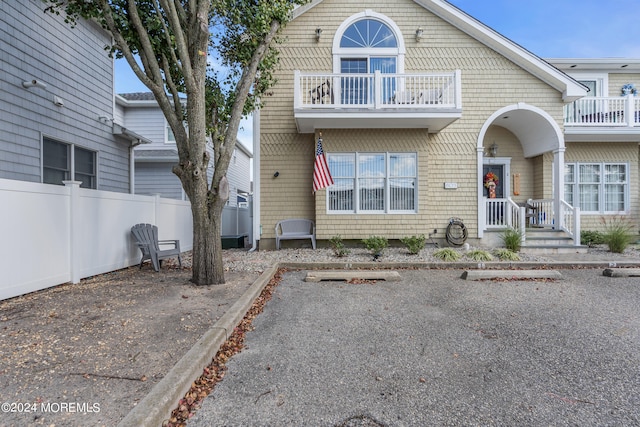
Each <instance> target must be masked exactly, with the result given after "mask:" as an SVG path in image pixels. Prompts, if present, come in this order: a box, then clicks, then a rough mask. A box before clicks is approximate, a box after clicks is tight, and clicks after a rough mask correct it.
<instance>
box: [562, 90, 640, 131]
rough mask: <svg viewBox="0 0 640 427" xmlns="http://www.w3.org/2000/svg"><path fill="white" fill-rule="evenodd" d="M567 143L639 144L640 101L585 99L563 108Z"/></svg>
mask: <svg viewBox="0 0 640 427" xmlns="http://www.w3.org/2000/svg"><path fill="white" fill-rule="evenodd" d="M564 128H565V140H566V141H629V140H633V141H636V140H640V98H635V97H633V96H632V95H628V96H617V97H615V96H614V97H589V98H582V99H579V100H577V101H574V102H573V103H571V104H569V105H566V106H565V107H564Z"/></svg>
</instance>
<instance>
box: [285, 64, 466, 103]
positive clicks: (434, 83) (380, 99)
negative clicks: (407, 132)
mask: <svg viewBox="0 0 640 427" xmlns="http://www.w3.org/2000/svg"><path fill="white" fill-rule="evenodd" d="M460 88H461V77H460V71H459V70H457V71H454V72H452V73H442V74H386V73H385V74H383V73H380V72H379V71H376V72H375V73H373V74H349V73H338V74H335V73H302V72H300V71H295V72H294V108H311V109H329V108H366V109H380V108H393V109H411V108H414V109H415V108H430V109H432V108H436V109H442V108H457V109H459V108H462V101H461V98H462V96H461V95H462V94H461V91H460V90H461V89H460Z"/></svg>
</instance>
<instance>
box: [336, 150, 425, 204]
mask: <svg viewBox="0 0 640 427" xmlns="http://www.w3.org/2000/svg"><path fill="white" fill-rule="evenodd" d="M327 161H328V163H329V170H330V171H331V176H332V177H333V181H334V184H333V185H332V186H331V187H329V189H328V191H327V196H328V197H327V210H328V212H331V213H415V212H416V210H417V193H416V191H417V188H416V187H417V182H418V176H417V173H418V168H417V155H416V153H328V154H327Z"/></svg>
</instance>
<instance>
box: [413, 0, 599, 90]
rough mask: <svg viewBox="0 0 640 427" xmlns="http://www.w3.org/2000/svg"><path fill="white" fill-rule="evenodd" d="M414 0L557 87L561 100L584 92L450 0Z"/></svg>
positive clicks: (571, 79) (578, 85)
mask: <svg viewBox="0 0 640 427" xmlns="http://www.w3.org/2000/svg"><path fill="white" fill-rule="evenodd" d="M414 1H415V2H416V3H418V4H419V5H421V6H423V7H424V8H425V9H427V10H429V11H430V12H432V13H433V14H435V15H437V16H438V17H440V18H441V19H443V20H445V21H446V22H449V23H450V24H451V25H453V26H455V27H456V28H458V29H460V30H461V31H463V32H465V33H467V34H468V35H470V36H471V37H473V38H475V39H476V40H478V41H480V42H481V43H483V44H484V45H486V46H487V47H489V48H491V49H493V50H495V51H496V52H498V53H499V54H501V55H503V56H504V57H505V58H507V59H509V60H510V61H512V62H513V63H515V64H517V65H518V66H520V67H522V68H523V69H525V70H526V71H528V72H529V73H531V74H532V75H534V76H536V77H537V78H539V79H540V80H542V81H544V82H545V83H547V84H549V85H550V86H551V87H553V88H554V89H556V90H558V91H560V92H561V93H562V98H563V100H564V101H565V102H571V101H574V100H576V99H578V98H581V97H583V96H586V94H587V88H586V87H584V86H583V85H582V84H580V83H579V82H578V81H576V80H574V79H573V78H572V77H570V76H569V75H567V74H565V73H564V72H562V71H560V70H558V69H557V68H555V67H554V66H552V65H551V64H549V63H548V62H546V61H545V60H544V59H542V58H540V57H539V56H537V55H535V54H533V53H532V52H530V51H528V50H527V49H525V48H523V47H522V46H520V45H518V44H517V43H515V42H514V41H512V40H510V39H508V38H507V37H505V36H503V35H502V34H500V33H498V32H497V31H495V30H494V29H492V28H490V27H488V26H487V25H485V24H483V23H482V22H480V21H478V20H477V19H475V18H473V17H472V16H471V15H469V14H467V13H465V12H463V11H462V10H460V9H458V8H457V7H455V6H453V5H451V4H450V3H448V2H446V1H442V0H414Z"/></svg>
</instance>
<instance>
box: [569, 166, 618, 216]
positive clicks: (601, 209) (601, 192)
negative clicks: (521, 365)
mask: <svg viewBox="0 0 640 427" xmlns="http://www.w3.org/2000/svg"><path fill="white" fill-rule="evenodd" d="M565 165H571V166H573V176H574V180H573V182H567V180H566V173H565V187H566V186H569V185H570V186H572V196H573V203H574V206H575V205H577V206H579V207H580V213H581V214H585V215H625V214H628V213H629V197H630V176H629V174H630V169H629V168H630V165H629V163H628V162H566V163H565ZM581 165H582V166H584V165H597V166H598V167H599V168H600V181H599V182H598V183H597V184H596V185H597V186H598V210H595V211H589V210H585V209H583V207H582V206H580V185H581V182H580V166H581ZM615 165H621V166H624V167H625V178H626V181H625V182H624V183H622V184H621V185H623V186H624V194H623V197H624V210H622V211H607V210H605V206H606V203H605V195H606V192H605V188H606V185H607V183H606V182H605V169H606V167H607V166H615ZM566 191H567V190H566V188H565V192H566Z"/></svg>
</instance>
